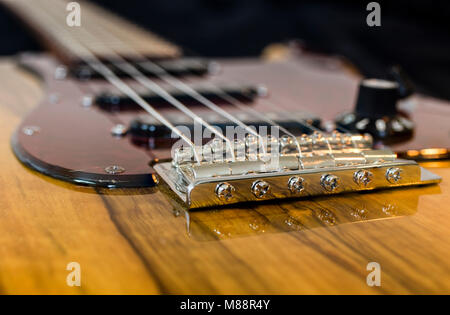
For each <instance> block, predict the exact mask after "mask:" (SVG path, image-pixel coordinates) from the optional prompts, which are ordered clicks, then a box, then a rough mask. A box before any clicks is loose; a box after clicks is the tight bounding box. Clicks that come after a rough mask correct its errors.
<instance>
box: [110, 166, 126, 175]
mask: <svg viewBox="0 0 450 315" xmlns="http://www.w3.org/2000/svg"><path fill="white" fill-rule="evenodd" d="M105 172H106V173H108V174H110V175H117V174H122V173H123V172H125V168H124V167H122V166H119V165H111V166H108V167H105Z"/></svg>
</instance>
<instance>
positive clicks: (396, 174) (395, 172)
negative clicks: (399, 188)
mask: <svg viewBox="0 0 450 315" xmlns="http://www.w3.org/2000/svg"><path fill="white" fill-rule="evenodd" d="M401 173H402V170H401V169H400V168H398V167H391V168H389V169H388V170H387V171H386V179H387V181H388V182H389V183H391V184H396V183H397V182H398V181H399V180H400V179H402V176H401Z"/></svg>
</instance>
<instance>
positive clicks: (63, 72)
mask: <svg viewBox="0 0 450 315" xmlns="http://www.w3.org/2000/svg"><path fill="white" fill-rule="evenodd" d="M67 74H68V70H67V67H66V66H62V65H60V66H58V67H56V69H55V80H64V79H65V78H67Z"/></svg>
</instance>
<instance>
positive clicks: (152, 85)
mask: <svg viewBox="0 0 450 315" xmlns="http://www.w3.org/2000/svg"><path fill="white" fill-rule="evenodd" d="M85 13H86V12H85ZM85 15H89V12H87V14H85ZM86 21H89V19H85V22H86ZM85 24H86V23H85ZM91 27H92V24H91ZM97 28H98V27H97ZM83 32H84V34H86V35H87V36H89V37H90V38H91V39H92V40H93V41H94V42H95V43H96V44H97V45H98V43H100V45H99V46H100V47H103V48H109V51H110V50H111V49H113V50H115V51H116V52H115V53H110V54H108V59H109V60H110V62H111V63H112V64H113V65H115V66H116V67H118V68H119V69H121V70H122V71H124V72H126V73H127V74H128V75H130V76H132V77H133V78H134V79H135V80H136V81H138V82H139V83H140V84H142V85H143V86H145V87H147V88H149V89H151V90H152V91H154V92H155V93H157V94H158V95H160V96H161V97H164V98H165V99H166V100H167V101H169V102H170V103H171V104H172V105H174V106H175V104H176V107H177V108H179V109H180V110H181V108H182V109H183V112H185V111H186V112H189V113H190V116H192V115H195V117H196V118H197V119H198V120H199V121H203V122H204V123H206V122H205V121H204V120H203V119H201V118H200V117H199V116H197V115H196V114H195V113H193V112H192V111H190V110H189V109H188V108H187V107H186V106H184V105H183V104H181V103H180V102H179V101H178V100H176V99H175V98H174V97H172V96H171V95H170V94H169V93H167V92H166V91H165V90H164V89H163V88H161V87H160V86H159V85H158V84H157V83H156V82H154V81H152V80H150V79H149V78H147V77H146V76H145V75H144V74H142V73H141V72H140V71H139V70H138V69H137V68H136V67H134V66H133V65H132V64H130V63H129V62H127V61H126V60H125V59H124V58H123V57H122V56H120V55H119V54H118V53H117V48H113V47H107V46H108V45H105V44H101V42H100V41H99V40H98V38H96V37H95V36H94V35H93V34H91V32H89V31H87V30H86V29H85V28H83ZM101 37H111V35H110V33H109V32H105V31H103V32H102V35H101ZM91 45H92V43H91ZM109 46H111V44H109ZM120 48H129V47H128V46H127V45H121V46H120ZM136 53H137V52H136ZM161 70H163V69H161ZM180 83H181V82H180ZM175 87H177V88H179V89H181V90H182V91H183V92H185V93H187V94H188V95H190V96H191V97H193V98H194V99H196V100H197V101H199V102H200V103H202V104H203V105H205V106H206V107H208V108H209V109H210V110H213V111H215V112H216V113H218V114H219V115H221V116H223V117H225V118H227V119H228V120H230V121H232V122H233V123H235V124H237V125H238V126H240V127H241V128H243V129H245V130H246V131H247V132H248V133H250V134H253V135H254V136H256V137H258V138H259V139H260V141H261V142H262V141H263V137H262V136H260V135H259V134H258V133H257V132H255V131H254V130H253V129H252V128H250V127H249V126H247V125H246V124H244V123H243V122H242V121H240V120H239V119H237V118H236V117H234V116H233V115H231V114H229V113H228V112H226V111H224V110H223V109H221V108H220V107H218V106H217V105H216V104H214V103H212V102H211V101H209V100H208V99H206V98H205V97H203V96H202V95H201V94H198V93H197V92H196V91H195V90H193V89H191V88H190V87H189V88H186V87H185V86H182V84H180V85H178V86H175ZM206 124H207V123H206ZM211 127H212V126H211ZM212 128H213V127H212ZM213 130H214V132H215V133H217V129H213ZM221 138H222V139H223V140H224V141H227V143H228V144H229V148H230V151H231V154H232V155H233V159H234V150H233V147H232V145H231V142H230V140H229V139H228V138H225V137H224V136H222V137H221ZM261 149H262V151H263V153H265V147H264V146H261Z"/></svg>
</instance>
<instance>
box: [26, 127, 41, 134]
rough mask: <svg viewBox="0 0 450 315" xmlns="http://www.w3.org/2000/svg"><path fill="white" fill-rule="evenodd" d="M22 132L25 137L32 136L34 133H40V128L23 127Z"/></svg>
mask: <svg viewBox="0 0 450 315" xmlns="http://www.w3.org/2000/svg"><path fill="white" fill-rule="evenodd" d="M22 132H23V133H24V134H25V135H27V136H32V135H34V134H36V133H39V132H41V127H38V126H25V127H23V128H22Z"/></svg>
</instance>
